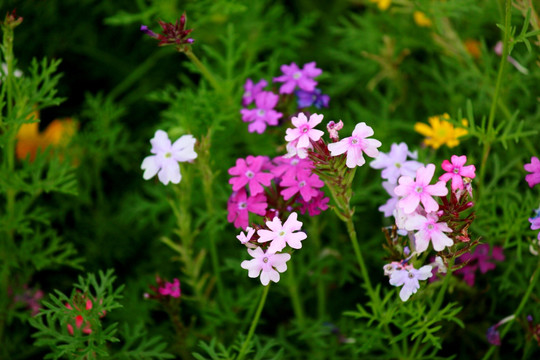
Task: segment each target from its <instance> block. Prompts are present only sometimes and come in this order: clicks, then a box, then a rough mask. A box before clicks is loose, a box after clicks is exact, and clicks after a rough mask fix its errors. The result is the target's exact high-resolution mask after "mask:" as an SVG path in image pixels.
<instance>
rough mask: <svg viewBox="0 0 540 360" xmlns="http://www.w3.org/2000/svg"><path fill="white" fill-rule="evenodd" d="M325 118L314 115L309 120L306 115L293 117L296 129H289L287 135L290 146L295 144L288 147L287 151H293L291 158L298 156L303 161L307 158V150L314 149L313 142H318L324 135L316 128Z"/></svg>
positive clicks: (292, 120) (301, 114)
mask: <svg viewBox="0 0 540 360" xmlns="http://www.w3.org/2000/svg"><path fill="white" fill-rule="evenodd" d="M323 117H324V116H323V115H319V114H312V115H311V116H310V117H309V120H308V118H307V117H306V115H305V114H304V113H300V114H298V116H293V117H292V119H291V122H292V124H293V125H294V126H295V128H293V129H290V128H289V129H287V130H286V133H287V135H285V140H286V141H287V142H289V144H290V143H294V145H292V146H288V147H287V149H289V150H291V151H290V152H289V156H294V155H296V154H298V157H299V158H301V159H305V158H306V157H307V151H305V150H306V149H313V146H312V145H311V141H318V140H319V139H320V138H321V136H323V135H324V132H323V131H321V130H317V129H315V126H317V125H318V124H320V123H321V121H322V120H323ZM302 150H303V151H302ZM291 152H292V153H291Z"/></svg>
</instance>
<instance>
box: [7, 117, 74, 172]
mask: <svg viewBox="0 0 540 360" xmlns="http://www.w3.org/2000/svg"><path fill="white" fill-rule="evenodd" d="M38 116H39V115H38V113H37V112H34V113H32V115H30V117H29V119H32V118H33V119H35V120H37V119H38ZM38 126H39V123H38V122H33V123H29V124H23V125H22V126H21V127H20V129H19V132H18V133H17V146H16V148H15V153H16V155H17V159H19V160H22V159H26V158H27V157H29V158H30V161H34V159H35V157H36V153H37V151H38V150H39V151H40V152H43V151H45V149H47V148H48V147H49V146H52V147H64V146H66V145H67V144H68V143H69V141H70V140H71V138H72V137H73V135H75V132H76V131H77V127H78V123H77V121H75V120H73V119H71V118H63V119H56V120H53V122H51V123H50V124H49V126H47V128H46V129H45V131H43V132H42V133H40V132H39V129H38Z"/></svg>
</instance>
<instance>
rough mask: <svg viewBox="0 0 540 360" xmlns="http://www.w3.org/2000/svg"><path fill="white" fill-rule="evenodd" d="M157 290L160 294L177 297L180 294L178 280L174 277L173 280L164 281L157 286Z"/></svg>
mask: <svg viewBox="0 0 540 360" xmlns="http://www.w3.org/2000/svg"><path fill="white" fill-rule="evenodd" d="M158 291H159V293H160V294H161V295H164V296H170V297H173V298H179V297H180V295H181V294H182V291H181V290H180V280H178V279H176V278H175V279H174V280H173V282H165V283H164V284H163V285H162V286H161V287H159V288H158Z"/></svg>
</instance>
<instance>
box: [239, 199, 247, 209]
mask: <svg viewBox="0 0 540 360" xmlns="http://www.w3.org/2000/svg"><path fill="white" fill-rule="evenodd" d="M238 208H239V209H240V210H244V209H245V208H247V202H246V201H242V202H239V203H238Z"/></svg>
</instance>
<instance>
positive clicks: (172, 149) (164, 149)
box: [141, 130, 197, 185]
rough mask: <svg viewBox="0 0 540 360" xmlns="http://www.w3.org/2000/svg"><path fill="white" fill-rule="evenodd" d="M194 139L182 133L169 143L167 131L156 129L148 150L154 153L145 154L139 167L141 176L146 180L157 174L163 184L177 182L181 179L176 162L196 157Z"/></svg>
mask: <svg viewBox="0 0 540 360" xmlns="http://www.w3.org/2000/svg"><path fill="white" fill-rule="evenodd" d="M196 141H197V140H195V138H194V137H193V136H192V135H184V136H182V137H181V138H180V139H178V140H176V141H175V142H174V144H172V145H171V140H169V136H168V135H167V133H166V132H165V131H163V130H157V131H156V133H155V134H154V137H153V138H152V139H151V140H150V144H152V150H150V152H151V153H152V154H155V155H151V156H147V157H146V158H144V160H143V162H142V164H141V169H142V170H144V174H143V178H144V179H145V180H148V179H150V178H152V177H154V176H155V175H156V174H157V175H158V179H159V181H161V182H162V183H163V184H164V185H167V184H168V183H169V181H170V182H172V183H173V184H178V183H179V182H180V180H181V179H182V175H181V174H180V166H179V165H178V162H183V161H191V160H194V159H195V158H196V157H197V153H196V152H195V151H194V149H193V148H194V146H195V142H196Z"/></svg>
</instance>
